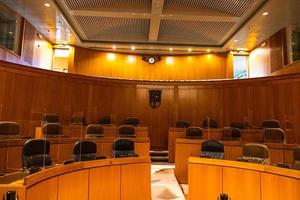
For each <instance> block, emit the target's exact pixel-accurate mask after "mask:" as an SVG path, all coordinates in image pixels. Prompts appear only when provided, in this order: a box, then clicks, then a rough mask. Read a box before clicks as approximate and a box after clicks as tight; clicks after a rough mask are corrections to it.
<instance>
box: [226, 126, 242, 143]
mask: <svg viewBox="0 0 300 200" xmlns="http://www.w3.org/2000/svg"><path fill="white" fill-rule="evenodd" d="M223 139H224V140H240V139H241V130H240V129H238V128H233V127H224V129H223Z"/></svg>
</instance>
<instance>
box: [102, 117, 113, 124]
mask: <svg viewBox="0 0 300 200" xmlns="http://www.w3.org/2000/svg"><path fill="white" fill-rule="evenodd" d="M99 124H111V117H110V116H104V117H102V118H100V120H99Z"/></svg>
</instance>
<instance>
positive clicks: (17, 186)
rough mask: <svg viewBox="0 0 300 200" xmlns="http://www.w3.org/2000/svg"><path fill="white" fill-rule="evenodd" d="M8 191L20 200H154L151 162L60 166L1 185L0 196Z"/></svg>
mask: <svg viewBox="0 0 300 200" xmlns="http://www.w3.org/2000/svg"><path fill="white" fill-rule="evenodd" d="M141 177H142V178H141ZM0 181H1V179H0ZM7 191H16V192H17V195H18V197H19V198H18V199H19V200H40V199H44V200H66V199H72V200H84V199H85V200H98V199H109V200H117V199H119V200H139V199H141V197H142V199H145V200H150V199H151V179H150V159H149V158H122V159H106V160H99V161H88V162H79V163H74V164H70V165H64V166H57V167H53V168H50V169H46V170H43V171H41V172H38V173H36V174H33V175H30V176H27V177H25V178H24V179H19V180H14V181H13V182H11V183H7V184H0V196H1V197H2V196H3V195H4V194H5V193H6V192H7Z"/></svg>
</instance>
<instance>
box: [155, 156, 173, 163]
mask: <svg viewBox="0 0 300 200" xmlns="http://www.w3.org/2000/svg"><path fill="white" fill-rule="evenodd" d="M151 162H169V157H168V156H155V157H151Z"/></svg>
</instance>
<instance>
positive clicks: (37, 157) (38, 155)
mask: <svg viewBox="0 0 300 200" xmlns="http://www.w3.org/2000/svg"><path fill="white" fill-rule="evenodd" d="M49 165H52V161H51V157H50V143H49V141H47V140H43V139H31V140H27V141H26V142H25V144H24V146H23V152H22V167H23V169H29V168H31V167H33V166H37V167H43V166H49Z"/></svg>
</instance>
